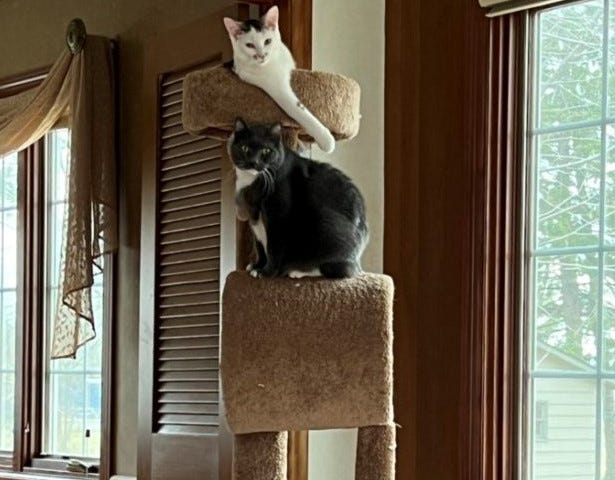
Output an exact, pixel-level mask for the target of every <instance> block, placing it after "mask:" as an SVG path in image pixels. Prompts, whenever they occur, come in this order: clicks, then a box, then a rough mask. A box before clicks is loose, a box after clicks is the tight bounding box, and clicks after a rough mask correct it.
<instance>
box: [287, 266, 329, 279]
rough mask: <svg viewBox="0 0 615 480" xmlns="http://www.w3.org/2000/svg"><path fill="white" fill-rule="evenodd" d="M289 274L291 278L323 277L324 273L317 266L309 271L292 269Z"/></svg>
mask: <svg viewBox="0 0 615 480" xmlns="http://www.w3.org/2000/svg"><path fill="white" fill-rule="evenodd" d="M288 276H289V277H290V278H305V277H321V276H322V273H321V272H320V269H318V268H315V269H314V270H310V271H309V272H301V271H299V270H291V271H290V272H288Z"/></svg>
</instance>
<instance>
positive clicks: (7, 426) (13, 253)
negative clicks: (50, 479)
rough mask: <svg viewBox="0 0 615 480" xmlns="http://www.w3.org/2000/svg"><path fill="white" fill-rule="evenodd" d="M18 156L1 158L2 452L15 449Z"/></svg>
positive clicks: (0, 339)
mask: <svg viewBox="0 0 615 480" xmlns="http://www.w3.org/2000/svg"><path fill="white" fill-rule="evenodd" d="M17 168H18V155H17V154H11V155H7V156H4V157H2V156H0V226H1V229H0V451H5V452H6V451H12V450H13V429H14V410H15V342H16V336H15V335H16V321H17Z"/></svg>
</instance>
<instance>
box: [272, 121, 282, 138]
mask: <svg viewBox="0 0 615 480" xmlns="http://www.w3.org/2000/svg"><path fill="white" fill-rule="evenodd" d="M270 132H271V133H272V134H273V135H275V136H276V137H279V136H280V135H282V124H281V123H276V124H275V125H273V126H272V127H271V130H270Z"/></svg>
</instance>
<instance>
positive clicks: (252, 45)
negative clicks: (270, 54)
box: [246, 43, 256, 48]
mask: <svg viewBox="0 0 615 480" xmlns="http://www.w3.org/2000/svg"><path fill="white" fill-rule="evenodd" d="M246 47H248V48H256V47H255V46H254V44H253V43H246Z"/></svg>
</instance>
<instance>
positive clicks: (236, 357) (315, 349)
mask: <svg viewBox="0 0 615 480" xmlns="http://www.w3.org/2000/svg"><path fill="white" fill-rule="evenodd" d="M292 83H293V88H294V90H295V92H296V93H297V95H298V97H299V98H300V99H301V101H302V103H303V104H304V105H305V106H306V107H307V108H308V109H310V110H311V111H312V113H314V114H315V115H316V116H317V117H318V118H319V119H320V120H321V122H322V123H323V124H324V125H325V126H326V127H328V128H329V130H330V131H331V132H332V134H333V136H334V137H335V138H336V139H349V138H352V137H354V136H355V135H356V134H357V132H358V129H359V120H360V114H359V96H360V89H359V86H358V85H357V83H356V82H355V81H353V80H351V79H348V78H345V77H343V76H340V75H334V74H330V73H322V72H312V71H306V70H297V71H296V72H295V73H294V75H293V78H292ZM238 116H241V117H242V118H244V119H246V120H247V121H248V122H262V123H273V122H281V123H282V125H283V126H284V127H285V128H286V129H287V130H288V131H290V132H292V134H293V135H295V136H297V137H299V138H301V139H302V140H305V141H311V139H310V138H309V137H307V136H306V135H305V133H304V132H302V130H301V128H300V127H299V126H298V125H297V124H296V123H295V122H294V121H293V120H292V119H290V118H289V117H288V116H287V115H286V114H285V113H284V112H283V111H282V110H280V108H279V107H278V106H277V105H276V104H275V103H274V102H273V100H271V99H270V98H269V97H268V96H267V94H265V93H264V92H263V91H261V90H260V89H258V88H257V87H254V86H252V85H249V84H246V83H244V82H242V81H241V80H240V79H239V78H237V77H236V76H235V75H234V74H233V73H232V72H231V71H229V70H228V69H226V68H224V67H216V68H213V69H208V70H202V71H197V72H193V73H191V74H189V75H188V76H187V77H186V79H185V81H184V111H183V122H184V128H185V129H186V130H188V131H190V132H192V133H194V134H205V135H208V136H212V137H216V138H226V137H228V135H229V134H230V133H231V132H232V131H233V129H234V124H235V118H236V117H238ZM222 303H223V305H222V345H221V347H222V350H221V351H222V354H221V355H222V360H221V367H220V368H221V381H222V391H223V393H224V402H225V407H226V416H227V421H228V424H229V426H230V428H231V430H232V431H233V433H234V434H235V442H234V453H233V478H234V479H235V480H285V479H286V478H287V476H286V472H287V432H288V431H292V430H315V429H331V428H355V427H358V429H359V433H358V443H357V460H356V467H355V468H356V476H355V478H356V479H358V480H394V477H395V427H394V423H393V348H392V344H393V324H392V321H393V319H392V308H393V282H392V280H391V278H390V277H387V276H385V275H377V274H362V275H360V276H358V277H355V278H351V279H345V280H328V279H315V278H309V279H301V280H296V279H289V278H276V279H254V278H252V277H251V276H249V275H248V273H247V272H234V273H231V274H230V275H229V277H228V278H227V279H226V284H225V288H224V293H223V302H222Z"/></svg>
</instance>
